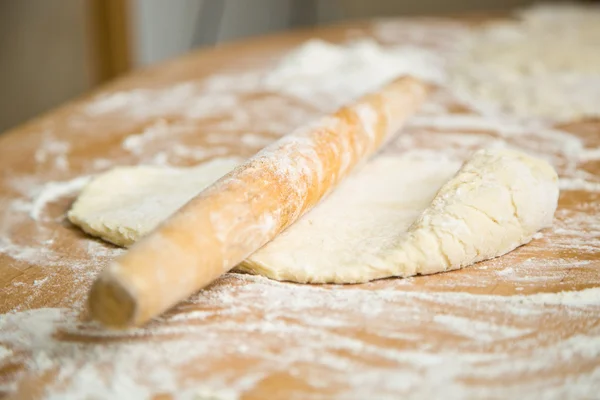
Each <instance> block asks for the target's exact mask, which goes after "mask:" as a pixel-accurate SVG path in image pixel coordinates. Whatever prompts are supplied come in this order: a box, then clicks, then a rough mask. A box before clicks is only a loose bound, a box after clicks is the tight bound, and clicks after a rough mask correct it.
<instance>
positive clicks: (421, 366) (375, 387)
mask: <svg viewBox="0 0 600 400" xmlns="http://www.w3.org/2000/svg"><path fill="white" fill-rule="evenodd" d="M554 7H555V6H553V7H544V8H534V9H532V10H531V11H529V12H526V13H525V14H523V16H522V17H521V20H520V21H518V22H514V23H513V22H511V23H508V24H502V25H495V26H491V27H485V28H483V30H482V31H480V30H478V29H479V28H472V27H467V26H466V25H464V24H460V23H456V22H447V21H429V22H427V21H413V20H400V21H393V20H390V21H380V22H376V23H373V24H372V26H371V27H370V28H368V32H367V35H368V36H373V37H374V38H375V39H376V41H377V42H381V43H384V44H385V46H386V47H380V46H379V45H377V44H376V41H375V40H369V39H365V38H364V37H363V38H362V39H359V40H354V41H352V42H351V44H350V45H349V46H340V45H335V44H332V43H327V42H319V41H311V42H308V43H306V44H305V45H303V46H300V47H298V48H297V49H295V50H292V52H290V53H289V54H287V55H285V54H284V55H280V56H281V57H279V58H278V59H270V58H269V59H268V60H267V62H266V63H263V65H260V66H253V67H252V68H251V69H250V70H245V71H244V72H223V73H220V74H218V75H213V76H210V77H208V78H206V79H203V80H189V81H187V82H181V83H178V84H176V85H172V86H161V85H157V84H152V85H150V84H149V85H148V86H147V87H142V88H139V89H134V90H120V91H116V92H115V91H113V92H106V93H104V94H101V95H99V96H97V97H95V98H93V99H92V100H91V101H89V102H86V103H82V104H81V105H80V106H77V107H76V109H75V111H73V113H72V114H73V115H72V116H71V117H69V118H66V120H67V122H68V125H66V126H61V125H56V126H55V125H52V124H42V126H43V129H40V134H39V141H37V142H36V146H37V147H36V148H35V149H33V151H32V152H31V157H32V159H33V160H34V161H35V162H36V165H35V168H36V170H35V171H29V172H27V173H24V174H23V175H21V176H15V177H14V179H12V180H11V181H10V182H9V185H10V187H8V188H7V191H6V193H7V195H6V197H3V198H0V205H1V206H2V207H0V263H1V264H2V265H7V266H9V271H11V273H12V272H13V271H24V270H27V269H33V270H36V271H39V275H36V276H35V278H33V277H29V278H25V277H24V276H25V275H19V274H14V275H11V276H14V278H11V279H12V280H11V281H10V283H8V284H7V285H6V286H5V287H3V289H2V296H3V301H2V302H0V308H1V310H2V311H1V312H4V313H7V314H4V315H2V316H1V317H0V343H1V344H2V346H1V347H0V360H2V361H1V363H2V365H3V366H4V365H17V366H19V368H15V369H14V370H9V372H10V371H15V372H10V373H8V374H5V375H4V376H3V377H1V378H0V384H2V385H3V386H2V387H3V388H7V389H8V388H10V389H17V390H18V385H19V384H20V383H19V382H20V379H21V378H27V379H31V380H32V381H33V382H34V385H35V384H36V383H39V382H42V381H43V382H48V381H50V385H49V386H48V387H47V388H46V389H45V390H46V392H45V393H46V398H60V399H63V398H67V399H68V398H85V397H86V396H88V397H92V398H93V397H97V398H119V397H120V398H135V397H142V398H143V397H151V396H152V395H154V394H159V393H174V394H175V392H176V394H177V395H178V397H179V398H183V399H186V398H198V397H200V398H202V397H201V396H205V397H209V398H210V396H212V397H214V398H215V399H224V400H225V399H236V398H240V397H241V396H242V395H243V394H244V393H250V394H251V393H252V391H253V390H255V389H256V388H263V389H265V388H266V390H267V391H268V388H269V385H271V384H272V382H273V380H279V379H288V381H289V382H290V385H289V386H290V388H291V389H290V390H292V391H293V393H291V394H290V395H289V396H286V397H287V398H303V399H304V398H311V396H310V395H307V394H306V392H305V391H303V390H302V389H301V388H307V390H313V391H314V392H319V391H322V392H324V393H331V396H328V397H329V398H335V397H337V398H350V399H352V398H357V399H358V398H367V397H369V396H371V397H372V396H376V397H377V398H382V399H385V398H398V397H399V396H401V395H403V394H405V395H407V396H411V397H415V398H435V397H436V396H438V397H439V394H440V393H443V394H444V395H445V397H447V398H452V397H454V398H469V397H470V398H475V397H477V398H494V397H496V398H498V397H502V398H510V397H514V398H527V397H530V398H556V399H558V398H593V397H594V396H596V394H597V393H598V391H600V387H599V386H600V384H599V382H600V368H599V367H598V365H599V363H598V359H599V358H600V343H599V339H598V338H599V337H600V331H599V330H598V326H597V324H594V321H597V320H598V318H600V310H599V309H600V305H599V300H598V297H599V294H598V289H597V287H599V286H600V274H598V261H597V254H598V252H600V205H599V203H598V201H597V193H598V192H599V189H598V184H599V183H600V179H599V178H598V177H597V176H596V175H594V174H591V173H589V172H587V173H586V172H585V171H586V170H587V169H589V166H590V165H592V163H594V162H596V161H597V160H599V159H600V150H599V148H598V143H597V142H593V143H592V142H591V141H590V140H592V139H593V140H595V139H594V138H592V139H590V138H589V137H586V136H585V135H580V134H578V133H577V129H576V128H572V127H568V126H557V125H555V124H554V123H553V120H556V119H558V120H564V119H569V118H575V117H582V118H583V117H586V116H590V115H592V116H593V115H597V110H598V108H597V104H598V102H597V99H598V90H599V88H600V84H599V83H598V80H597V71H598V70H600V68H598V54H600V51H598V50H597V44H594V43H595V42H594V41H593V40H591V39H593V38H594V37H596V38H597V37H598V36H597V30H598V27H600V23H598V22H597V14H596V12H595V11H594V12H592V11H588V10H586V11H583V12H582V11H578V10H579V9H574V8H560V9H556V8H554ZM553 30H555V31H556V32H554V33H553V32H552V31H553ZM548 43H553V45H554V44H555V43H556V47H555V50H556V51H554V52H543V53H542V52H541V50H540V49H543V48H544V47H546V48H547V46H548ZM571 47H572V48H571ZM530 53H533V54H536V57H537V59H538V60H540V61H541V62H540V63H531V62H530V61H531V58H532V57H531V55H530ZM461 55H463V56H464V57H462V59H461ZM538 56H539V57H538ZM265 64H266V65H265ZM491 64H494V65H496V66H494V65H491ZM563 67H564V68H569V69H572V70H573V71H574V72H573V74H572V75H569V74H564V73H562V72H561V69H562V68H563ZM490 71H493V72H494V73H490ZM398 73H409V74H414V75H417V76H421V77H423V78H424V79H427V80H429V81H432V82H435V83H436V84H437V85H438V86H439V90H438V91H437V92H436V93H434V94H433V95H432V96H431V97H430V99H429V101H428V103H427V104H425V105H424V106H423V108H422V109H421V112H420V114H419V115H417V116H415V117H414V118H413V119H412V120H411V121H410V124H409V125H408V126H407V127H406V129H404V131H403V132H402V134H400V135H399V136H398V137H397V138H396V139H394V140H393V141H392V142H390V144H389V145H388V146H387V147H386V148H385V149H383V150H382V152H383V153H385V154H392V155H393V154H400V153H403V154H406V153H408V156H411V157H416V158H419V159H427V158H430V159H431V158H433V159H439V158H445V159H448V160H452V161H462V160H464V159H465V158H467V157H468V156H469V155H470V154H471V153H472V152H473V151H474V150H476V149H478V148H481V147H508V148H511V147H514V148H518V149H521V150H524V151H527V152H529V153H531V154H532V155H536V156H539V157H543V158H545V159H547V160H548V161H550V162H551V163H552V164H553V165H554V166H555V168H556V169H557V170H558V172H559V175H560V179H561V180H560V182H561V187H562V188H563V194H562V199H561V205H560V207H559V210H558V211H557V213H556V216H555V223H554V226H553V227H552V228H549V229H547V230H545V231H543V232H542V235H539V236H536V238H535V240H534V241H532V242H531V243H530V244H528V245H527V246H525V247H522V248H519V249H517V250H516V251H515V252H513V253H509V254H507V255H505V256H503V257H500V258H497V259H494V260H490V261H488V262H485V263H482V264H478V265H475V266H474V267H472V268H471V269H469V270H465V271H463V272H460V273H448V274H442V275H433V276H429V277H426V278H422V277H417V278H410V279H405V280H385V281H378V282H373V283H370V284H367V285H362V286H343V287H327V286H324V287H312V286H299V285H293V284H287V283H276V282H271V281H268V280H266V279H263V278H260V277H252V276H246V275H239V274H229V275H227V276H225V277H223V278H222V279H220V280H219V282H217V283H215V284H214V285H212V287H211V288H210V289H209V290H206V291H203V292H202V293H200V294H198V295H196V296H194V297H192V298H191V299H189V300H188V301H187V302H185V303H183V304H181V305H179V306H178V307H177V308H175V309H174V310H172V311H171V312H169V313H167V314H166V315H163V316H162V317H160V319H158V320H157V321H155V322H153V323H152V324H151V326H150V327H148V328H144V329H135V330H132V331H128V332H122V333H119V332H116V333H115V332H107V331H105V330H103V329H101V328H100V327H98V326H96V325H93V324H89V323H83V322H80V321H79V318H78V315H77V314H78V312H79V310H80V309H82V308H83V307H84V301H85V296H86V292H87V290H88V288H89V287H90V285H91V282H92V280H93V279H94V278H95V277H96V276H97V274H98V272H99V271H100V270H101V269H102V268H103V267H104V266H106V265H107V264H108V263H109V262H110V261H111V260H113V259H114V258H115V257H117V256H118V255H119V254H121V253H122V250H120V249H117V248H114V247H111V246H109V245H107V244H104V243H100V242H97V241H94V240H92V239H89V238H87V237H84V236H83V235H82V234H80V233H79V232H78V231H76V230H75V229H74V228H72V227H70V226H69V225H68V223H67V222H66V221H65V219H64V213H65V212H66V210H67V208H68V206H69V205H70V203H71V201H72V200H73V199H74V197H75V195H76V192H77V191H78V189H79V188H80V187H81V185H83V184H84V183H85V181H86V180H87V179H88V176H89V175H92V174H95V173H97V172H99V171H100V170H105V169H108V168H110V167H113V166H115V165H118V164H137V163H143V164H154V165H179V164H194V163H197V162H199V161H204V160H207V159H210V158H213V157H228V156H230V155H231V156H238V155H240V154H238V153H239V149H238V148H237V147H236V146H237V142H238V141H242V142H243V143H245V144H246V145H247V146H248V150H247V153H244V154H243V156H244V157H245V156H250V155H252V154H253V153H254V152H255V151H256V150H258V149H260V148H262V147H263V146H265V145H267V144H269V143H270V142H272V141H274V140H276V139H277V138H279V137H280V136H281V135H284V134H287V133H289V132H290V131H291V130H293V129H295V128H296V127H298V126H301V125H304V124H307V123H308V122H310V121H311V120H314V119H316V118H318V117H320V116H322V115H323V114H325V113H328V112H330V111H332V110H333V109H335V108H336V107H337V106H338V105H340V104H342V103H345V102H347V101H350V100H351V99H352V98H353V97H355V96H357V95H359V94H362V93H364V92H365V91H369V90H373V89H374V88H375V87H376V86H377V85H379V84H380V83H382V82H384V81H385V80H387V79H389V78H391V77H392V76H393V75H395V74H398ZM348 77H352V78H351V79H349V78H348ZM513 100H514V102H512V101H513ZM592 101H594V103H592ZM511 102H512V103H511ZM557 110H558V112H556V111H557ZM532 115H533V117H532ZM98 121H100V122H102V121H104V122H103V123H105V124H107V126H106V136H107V139H111V140H112V141H113V142H114V143H115V146H112V147H111V149H110V151H108V152H107V153H106V154H104V153H103V154H97V156H98V158H96V159H91V160H85V163H83V162H82V161H81V160H80V159H78V158H77V157H78V154H77V149H76V146H75V145H74V142H72V141H70V140H66V139H65V137H68V138H73V137H75V135H79V134H84V133H86V132H87V131H86V129H88V128H87V126H90V125H93V124H96V125H95V126H98V125H97V124H99V123H100V122H98ZM123 126H126V127H130V130H129V131H127V132H123V130H124V129H125V128H122V127H123ZM72 127H77V131H73V130H71V131H70V133H69V135H70V136H64V137H61V134H62V131H61V130H62V129H63V128H64V129H67V128H72ZM595 129H597V128H595ZM90 131H91V129H90ZM481 132H485V134H480V133H481ZM593 132H595V131H593ZM95 133H97V132H95ZM474 133H477V134H476V135H475V134H474ZM590 136H593V135H590ZM36 140H37V139H36ZM244 151H245V150H244ZM81 165H84V167H85V168H84V171H83V172H81V171H80V166H81ZM590 170H593V169H590ZM78 174H79V175H78ZM3 190H4V188H3ZM575 191H577V192H575ZM3 193H4V192H3ZM575 194H576V195H577V197H576V196H575ZM66 243H68V246H65V244H66ZM549 254H552V256H549ZM585 288H589V289H585ZM540 291H544V292H548V293H538V292H540ZM550 292H557V293H550ZM482 293H488V294H482ZM489 293H492V294H491V295H490V294H489ZM493 293H501V294H511V295H510V296H499V295H498V296H496V295H493ZM515 293H519V294H515ZM16 299H19V300H18V301H17V300H16ZM50 299H52V300H50ZM49 301H52V302H53V303H52V304H48V303H49ZM44 307H54V308H44ZM232 360H233V362H232ZM224 363H225V364H226V365H225V366H224ZM565 366H566V368H568V369H569V371H567V370H566V369H564V368H565ZM21 367H22V368H21ZM45 373H46V374H52V373H56V375H52V379H48V378H47V375H44V374H45ZM285 374H287V375H285ZM32 381H30V382H32ZM107 382H112V385H107ZM299 382H302V383H306V384H305V385H304V386H302V385H303V384H300V383H299ZM23 385H25V383H23ZM29 385H31V383H30V384H29ZM299 387H300V389H299ZM314 392H311V393H314ZM17 393H18V392H17ZM312 398H318V396H317V395H315V396H313V397H312Z"/></svg>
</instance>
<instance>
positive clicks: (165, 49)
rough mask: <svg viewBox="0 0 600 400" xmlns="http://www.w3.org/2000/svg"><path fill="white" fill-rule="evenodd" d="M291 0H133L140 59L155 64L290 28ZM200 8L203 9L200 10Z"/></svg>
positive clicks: (140, 62) (136, 57)
mask: <svg viewBox="0 0 600 400" xmlns="http://www.w3.org/2000/svg"><path fill="white" fill-rule="evenodd" d="M292 1H294V0H169V1H166V0H133V1H132V7H133V10H132V13H131V14H132V15H133V18H134V43H135V47H136V48H135V50H134V52H135V56H134V58H135V60H136V64H137V65H148V64H152V63H155V62H158V61H162V60H165V59H168V58H172V57H174V56H177V55H179V54H182V53H185V52H187V51H189V50H190V49H192V48H194V47H197V46H201V45H213V44H215V42H224V41H229V40H234V39H237V38H240V37H245V36H252V35H259V34H263V33H266V32H273V31H277V30H283V29H286V28H287V27H288V26H289V19H290V14H291V3H292ZM301 1H302V0H301ZM304 1H307V0H304ZM308 1H310V0H308ZM208 2H210V4H208ZM221 7H222V8H221ZM201 10H202V11H203V12H204V13H205V14H203V15H200V14H201Z"/></svg>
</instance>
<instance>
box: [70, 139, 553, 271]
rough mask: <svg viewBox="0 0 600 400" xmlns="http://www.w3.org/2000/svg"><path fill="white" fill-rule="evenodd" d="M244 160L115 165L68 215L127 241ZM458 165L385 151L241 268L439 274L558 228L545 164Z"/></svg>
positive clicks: (499, 160) (506, 154) (483, 160)
mask: <svg viewBox="0 0 600 400" xmlns="http://www.w3.org/2000/svg"><path fill="white" fill-rule="evenodd" d="M239 162H240V160H236V159H220V160H215V161H211V162H208V163H205V164H202V165H199V166H197V167H194V168H180V169H177V168H164V167H149V166H141V167H123V168H115V169H113V170H111V171H109V172H107V173H105V174H103V175H101V176H99V177H97V178H96V179H95V180H93V181H92V182H91V183H90V184H89V185H88V186H87V187H86V188H85V189H84V190H83V192H82V193H81V194H80V196H79V198H78V199H77V201H76V202H75V204H74V205H73V208H72V209H71V210H70V211H69V214H68V217H69V219H70V220H71V221H72V222H73V223H74V224H76V225H78V226H80V227H81V228H82V229H83V230H85V231H86V232H88V233H90V234H91V235H95V236H99V237H101V238H102V239H104V240H107V241H110V242H112V243H115V244H117V245H120V246H129V245H131V244H132V243H134V242H135V241H136V240H137V239H139V238H140V237H142V236H144V235H145V234H147V233H148V232H150V231H151V230H152V229H153V228H154V227H156V226H157V225H158V224H159V223H160V222H161V221H163V220H164V219H166V218H167V217H168V216H169V215H170V214H171V213H173V212H174V211H175V210H177V208H179V207H180V206H182V205H183V204H185V203H186V202H187V201H188V200H190V199H191V198H192V197H193V196H194V195H196V194H197V193H199V192H200V191H201V190H203V189H204V188H205V187H207V186H208V185H210V184H211V183H212V182H213V181H215V180H217V179H218V178H220V177H221V176H222V175H224V174H225V173H227V172H228V171H229V170H231V169H232V168H234V167H235V166H236V165H237V164H238V163H239ZM459 167H460V163H458V162H455V161H449V160H446V159H444V158H443V157H439V158H436V159H433V158H430V157H428V158H427V159H423V158H417V157H414V156H412V157H411V156H404V157H397V156H394V157H392V156H379V157H377V158H375V159H374V160H372V161H370V162H369V163H368V164H367V165H366V166H364V167H363V168H362V169H361V170H360V171H359V172H358V173H355V174H354V175H352V176H350V177H349V178H348V179H346V180H345V181H344V182H343V183H342V184H341V185H340V186H339V187H338V188H337V189H336V190H335V191H334V192H333V193H332V194H331V195H330V196H329V197H327V198H326V199H325V200H324V201H323V202H322V203H321V204H319V205H318V206H317V207H315V208H314V209H313V210H312V211H311V212H309V213H308V214H306V215H305V216H304V217H303V218H301V219H300V220H299V221H297V222H296V223H295V224H294V225H293V226H291V227H290V228H288V229H287V230H286V231H285V232H283V233H282V234H280V235H279V236H278V237H277V238H276V239H275V240H273V241H272V242H270V243H269V244H267V245H266V246H264V247H263V248H262V249H260V250H259V251H257V252H256V253H254V254H253V255H251V256H250V257H249V258H248V259H247V260H246V261H244V262H243V263H242V264H241V265H239V266H238V269H241V270H244V271H248V272H252V273H259V274H262V275H265V276H267V277H270V278H273V279H278V280H290V281H295V282H312V283H325V282H332V283H358V282H367V281H370V280H373V279H379V278H385V277H390V276H411V275H415V274H428V273H436V272H441V271H447V270H451V269H456V268H461V267H464V266H466V265H470V264H472V263H474V262H477V261H482V260H485V259H488V258H492V257H496V256H499V255H502V254H505V253H507V252H509V251H511V250H513V249H514V248H516V247H518V246H520V245H522V244H524V243H527V242H529V241H530V240H531V238H532V236H533V234H535V233H536V232H537V231H538V230H539V229H542V228H544V227H546V226H549V225H550V224H551V222H552V216H553V214H554V211H555V209H556V203H557V199H558V178H557V176H556V173H555V172H554V170H553V169H552V167H550V166H549V165H548V164H547V163H546V162H544V161H541V160H537V159H534V158H532V157H529V156H527V155H524V154H522V153H519V152H515V151H509V150H495V151H479V152H477V153H476V154H475V155H474V156H473V157H472V158H471V159H470V160H469V161H467V162H466V163H465V164H464V165H463V167H462V168H461V169H460V171H458V173H457V170H459ZM436 194H437V196H436Z"/></svg>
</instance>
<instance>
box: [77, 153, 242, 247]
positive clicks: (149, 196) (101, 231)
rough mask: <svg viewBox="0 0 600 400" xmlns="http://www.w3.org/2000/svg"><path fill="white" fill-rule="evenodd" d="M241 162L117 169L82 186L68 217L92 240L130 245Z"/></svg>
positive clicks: (232, 160)
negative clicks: (180, 166)
mask: <svg viewBox="0 0 600 400" xmlns="http://www.w3.org/2000/svg"><path fill="white" fill-rule="evenodd" d="M241 162H242V160H240V159H237V158H219V159H216V160H213V161H209V162H207V163H203V164H200V165H198V166H196V167H192V168H173V167H153V166H135V167H117V168H113V169H111V170H109V171H107V172H105V173H103V174H101V175H99V176H98V177H96V178H95V179H94V180H93V181H92V182H90V183H89V184H88V185H87V186H86V187H85V188H84V190H83V191H82V192H81V193H80V194H79V196H78V197H77V200H76V201H75V203H74V204H73V206H72V207H71V210H70V211H69V213H68V214H67V217H68V218H69V220H70V221H71V222H72V223H73V224H75V225H77V226H79V227H80V228H81V229H83V230H84V231H85V232H87V233H89V234H90V235H92V236H97V237H99V238H101V239H104V240H106V241H107V242H111V243H113V244H116V245H117V246H122V247H129V246H131V245H132V244H133V243H134V242H135V241H136V240H138V239H139V238H140V237H142V236H144V235H145V234H147V233H148V232H150V231H151V230H153V229H154V228H156V227H157V226H158V225H159V224H160V223H161V222H162V221H164V220H165V219H167V218H168V217H169V216H170V215H171V214H173V213H174V212H175V211H177V210H178V209H179V208H181V207H182V206H183V205H184V204H185V203H187V202H188V201H189V200H191V199H192V198H193V197H194V196H196V195H197V194H198V193H200V192H201V191H202V190H204V189H205V188H206V187H208V186H210V185H211V184H212V183H213V182H214V181H216V180H217V179H219V178H220V177H222V176H223V175H225V174H227V173H228V172H229V171H231V170H232V169H234V168H235V167H236V166H237V165H239V164H241Z"/></svg>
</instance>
